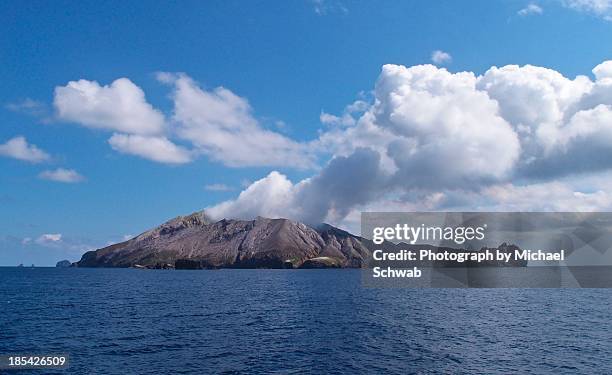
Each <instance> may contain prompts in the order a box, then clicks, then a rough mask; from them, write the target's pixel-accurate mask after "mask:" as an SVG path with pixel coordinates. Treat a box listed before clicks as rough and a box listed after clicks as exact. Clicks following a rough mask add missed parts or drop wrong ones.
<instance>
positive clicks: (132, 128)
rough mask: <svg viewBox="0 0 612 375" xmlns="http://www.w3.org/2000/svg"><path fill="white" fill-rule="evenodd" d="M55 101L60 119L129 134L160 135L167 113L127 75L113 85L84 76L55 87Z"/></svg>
mask: <svg viewBox="0 0 612 375" xmlns="http://www.w3.org/2000/svg"><path fill="white" fill-rule="evenodd" d="M53 104H54V106H55V109H56V111H57V116H58V118H59V119H61V120H65V121H70V122H75V123H77V124H80V125H83V126H86V127H89V128H95V129H105V130H113V131H119V132H123V133H130V134H142V135H151V134H160V133H162V132H163V130H164V116H163V115H162V113H161V112H160V111H158V110H156V109H155V108H153V106H152V105H151V104H149V103H148V102H147V101H146V98H145V94H144V92H143V91H142V89H141V88H140V87H138V86H136V85H135V84H134V83H133V82H132V81H130V80H129V79H127V78H119V79H117V80H115V81H114V82H112V83H111V84H110V85H105V86H101V85H100V84H99V83H98V82H96V81H88V80H85V79H81V80H78V81H70V82H68V84H67V85H66V86H60V87H56V88H55V97H54V100H53Z"/></svg>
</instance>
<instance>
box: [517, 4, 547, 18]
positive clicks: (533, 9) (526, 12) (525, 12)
mask: <svg viewBox="0 0 612 375" xmlns="http://www.w3.org/2000/svg"><path fill="white" fill-rule="evenodd" d="M543 12H544V10H543V9H542V7H541V6H539V5H538V4H534V3H529V4H527V6H526V7H524V8H522V9H521V10H519V11H518V12H516V14H518V15H519V16H522V17H525V16H532V15H536V14H542V13H543Z"/></svg>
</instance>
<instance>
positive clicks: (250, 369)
mask: <svg viewBox="0 0 612 375" xmlns="http://www.w3.org/2000/svg"><path fill="white" fill-rule="evenodd" d="M23 352H27V353H47V352H54V353H68V354H70V362H71V364H70V368H69V369H68V370H65V371H62V372H59V373H75V374H144V373H149V374H167V373H177V374H186V373H194V374H201V373H281V374H285V373H320V374H334V373H336V374H354V373H397V374H405V373H453V374H454V373H487V374H494V373H504V374H508V373H543V374H547V373H555V374H563V373H567V374H577V373H584V374H610V373H612V290H609V289H599V290H597V289H365V288H363V287H362V286H361V279H360V273H359V271H356V270H220V271H161V270H160V271H141V270H131V269H55V268H34V269H29V268H22V269H19V268H0V354H10V353H23ZM13 373H26V371H22V372H13ZM46 373H48V372H46Z"/></svg>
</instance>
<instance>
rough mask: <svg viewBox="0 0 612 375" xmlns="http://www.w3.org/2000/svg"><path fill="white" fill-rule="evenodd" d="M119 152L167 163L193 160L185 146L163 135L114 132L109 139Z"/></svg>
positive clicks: (182, 162) (181, 162)
mask: <svg viewBox="0 0 612 375" xmlns="http://www.w3.org/2000/svg"><path fill="white" fill-rule="evenodd" d="M108 143H109V144H110V145H111V147H112V148H113V149H114V150H115V151H118V152H121V153H124V154H131V155H136V156H140V157H143V158H145V159H149V160H153V161H156V162H159V163H166V164H184V163H188V162H190V161H191V154H190V152H189V151H187V150H186V149H185V148H183V147H180V146H177V145H175V144H174V143H172V142H171V141H170V140H168V138H166V137H161V136H144V135H137V134H132V135H129V134H117V133H115V134H113V136H112V137H111V138H110V139H109V140H108Z"/></svg>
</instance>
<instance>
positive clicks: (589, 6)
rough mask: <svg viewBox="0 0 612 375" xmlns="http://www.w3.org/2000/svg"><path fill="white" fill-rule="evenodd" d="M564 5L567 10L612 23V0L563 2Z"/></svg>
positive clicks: (564, 0) (573, 0) (572, 0)
mask: <svg viewBox="0 0 612 375" xmlns="http://www.w3.org/2000/svg"><path fill="white" fill-rule="evenodd" d="M562 4H563V5H564V6H565V7H567V8H570V9H573V10H577V11H579V12H585V13H590V14H593V15H595V16H597V17H601V18H603V19H604V20H606V21H612V0H563V1H562Z"/></svg>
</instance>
